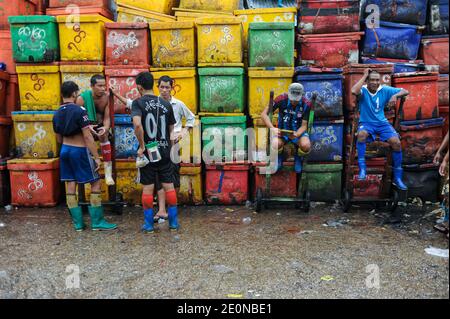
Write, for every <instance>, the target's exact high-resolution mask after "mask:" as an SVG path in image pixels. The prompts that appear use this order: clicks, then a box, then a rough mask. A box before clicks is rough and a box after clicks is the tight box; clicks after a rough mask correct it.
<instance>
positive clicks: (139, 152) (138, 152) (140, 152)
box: [137, 147, 145, 157]
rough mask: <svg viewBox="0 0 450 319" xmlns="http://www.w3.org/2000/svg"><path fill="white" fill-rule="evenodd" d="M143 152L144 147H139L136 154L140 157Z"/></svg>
mask: <svg viewBox="0 0 450 319" xmlns="http://www.w3.org/2000/svg"><path fill="white" fill-rule="evenodd" d="M144 153H145V148H141V147H139V149H138V150H137V156H138V157H142V156H144Z"/></svg>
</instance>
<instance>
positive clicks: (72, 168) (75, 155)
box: [59, 144, 100, 184]
mask: <svg viewBox="0 0 450 319" xmlns="http://www.w3.org/2000/svg"><path fill="white" fill-rule="evenodd" d="M59 166H60V172H61V181H62V182H77V183H78V184H87V183H93V182H96V181H98V180H99V179H100V175H99V174H98V173H97V172H96V171H95V169H96V167H97V165H96V163H95V161H94V160H93V159H92V156H91V154H90V153H89V150H88V149H87V147H78V146H69V145H64V144H63V145H62V147H61V155H60V164H59Z"/></svg>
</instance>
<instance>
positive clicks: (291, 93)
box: [288, 83, 305, 102]
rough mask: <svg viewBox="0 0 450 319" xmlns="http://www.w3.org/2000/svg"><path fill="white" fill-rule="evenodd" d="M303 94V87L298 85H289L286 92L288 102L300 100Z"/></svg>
mask: <svg viewBox="0 0 450 319" xmlns="http://www.w3.org/2000/svg"><path fill="white" fill-rule="evenodd" d="M304 92H305V89H304V88H303V85H301V84H300V83H292V84H291V85H289V90H288V97H289V100H291V101H295V102H298V101H300V100H301V99H302V96H303V93H304Z"/></svg>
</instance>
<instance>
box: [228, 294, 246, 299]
mask: <svg viewBox="0 0 450 319" xmlns="http://www.w3.org/2000/svg"><path fill="white" fill-rule="evenodd" d="M227 297H228V298H244V296H243V295H241V294H228V295H227Z"/></svg>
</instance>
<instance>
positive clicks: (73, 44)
mask: <svg viewBox="0 0 450 319" xmlns="http://www.w3.org/2000/svg"><path fill="white" fill-rule="evenodd" d="M73 31H74V32H75V33H76V34H77V35H75V36H74V37H73V41H71V42H69V44H68V45H67V47H68V48H69V50H73V49H75V50H77V51H78V52H81V50H80V48H78V46H77V44H80V43H81V42H82V41H83V39H86V37H87V33H86V32H84V31H83V30H81V26H80V25H79V24H75V25H74V26H73Z"/></svg>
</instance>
